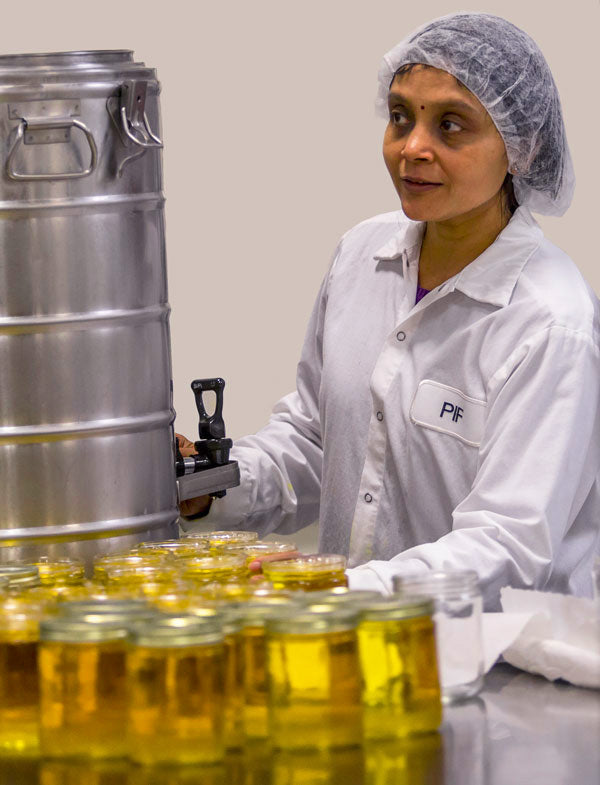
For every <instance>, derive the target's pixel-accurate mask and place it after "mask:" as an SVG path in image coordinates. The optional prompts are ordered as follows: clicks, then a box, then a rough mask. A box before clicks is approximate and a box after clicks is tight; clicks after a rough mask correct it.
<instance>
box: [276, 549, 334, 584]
mask: <svg viewBox="0 0 600 785" xmlns="http://www.w3.org/2000/svg"><path fill="white" fill-rule="evenodd" d="M262 571H263V574H264V576H265V578H266V579H267V580H268V581H270V582H271V583H272V584H273V586H274V588H275V589H289V590H290V591H319V590H322V589H330V588H333V587H334V586H347V585H348V579H347V577H346V557H345V556H339V555H337V554H332V553H326V554H314V555H308V556H299V557H297V558H294V559H286V560H285V561H273V562H265V563H264V564H263V565H262Z"/></svg>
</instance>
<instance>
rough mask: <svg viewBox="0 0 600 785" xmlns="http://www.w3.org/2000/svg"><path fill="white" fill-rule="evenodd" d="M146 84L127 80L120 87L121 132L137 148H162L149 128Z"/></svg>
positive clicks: (160, 142)
mask: <svg viewBox="0 0 600 785" xmlns="http://www.w3.org/2000/svg"><path fill="white" fill-rule="evenodd" d="M147 89H148V83H147V82H144V81H137V82H136V81H134V80H133V79H128V80H127V81H126V82H123V85H122V86H121V97H120V105H119V118H120V120H121V130H122V131H123V133H124V134H125V136H126V137H127V138H128V139H129V140H130V141H132V142H133V143H134V144H136V145H138V147H143V148H145V149H148V148H162V147H163V143H162V141H161V140H160V139H159V138H158V136H156V134H155V133H154V132H153V131H152V129H151V128H150V121H149V120H148V115H147V114H146V92H147Z"/></svg>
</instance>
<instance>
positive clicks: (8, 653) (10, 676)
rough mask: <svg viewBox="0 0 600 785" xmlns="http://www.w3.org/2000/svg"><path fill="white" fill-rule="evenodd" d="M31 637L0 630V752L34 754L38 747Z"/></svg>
mask: <svg viewBox="0 0 600 785" xmlns="http://www.w3.org/2000/svg"><path fill="white" fill-rule="evenodd" d="M0 624H1V621H0ZM35 637H36V636H35V631H32V634H31V635H30V636H24V635H19V634H16V633H13V635H12V636H10V634H7V633H6V632H5V631H3V632H2V633H0V755H9V756H21V755H24V756H34V755H36V754H37V752H38V749H39V732H38V704H39V690H38V666H37V659H38V642H37V640H36V639H35ZM28 638H29V639H28ZM0 765H1V764H0Z"/></svg>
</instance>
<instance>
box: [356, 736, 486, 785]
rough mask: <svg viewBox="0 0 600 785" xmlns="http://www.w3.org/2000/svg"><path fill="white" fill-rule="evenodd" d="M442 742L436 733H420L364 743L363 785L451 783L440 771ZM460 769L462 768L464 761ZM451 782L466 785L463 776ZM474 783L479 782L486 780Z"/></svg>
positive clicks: (483, 780)
mask: <svg viewBox="0 0 600 785" xmlns="http://www.w3.org/2000/svg"><path fill="white" fill-rule="evenodd" d="M446 743H447V742H445V743H442V736H441V735H440V734H439V733H421V734H417V735H414V736H407V737H406V738H402V739H395V740H393V741H386V742H381V741H379V742H378V741H370V742H365V745H364V756H365V767H364V771H365V777H364V783H363V785H391V784H392V783H393V785H429V784H430V783H431V784H432V785H433V783H436V784H437V783H440V784H441V783H450V782H452V781H453V780H452V779H448V778H446V776H445V773H444V759H445V754H446V749H445V747H446ZM462 768H465V764H464V761H463V764H462ZM457 771H461V769H457ZM467 777H468V775H467ZM455 781H456V782H460V785H467V781H466V779H462V778H461V779H459V780H455ZM478 782H479V784H480V785H483V783H484V782H487V780H486V779H481V780H479V781H478Z"/></svg>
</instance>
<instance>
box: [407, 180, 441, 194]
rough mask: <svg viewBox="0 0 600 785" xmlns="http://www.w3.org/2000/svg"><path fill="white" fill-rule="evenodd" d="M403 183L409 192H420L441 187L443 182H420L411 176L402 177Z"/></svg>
mask: <svg viewBox="0 0 600 785" xmlns="http://www.w3.org/2000/svg"><path fill="white" fill-rule="evenodd" d="M401 179H402V185H403V187H404V188H406V190H407V191H408V192H409V193H415V194H420V193H424V192H425V191H433V190H434V189H435V188H439V187H440V185H442V183H429V182H419V181H418V180H411V179H410V178H409V177H402V178H401Z"/></svg>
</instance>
